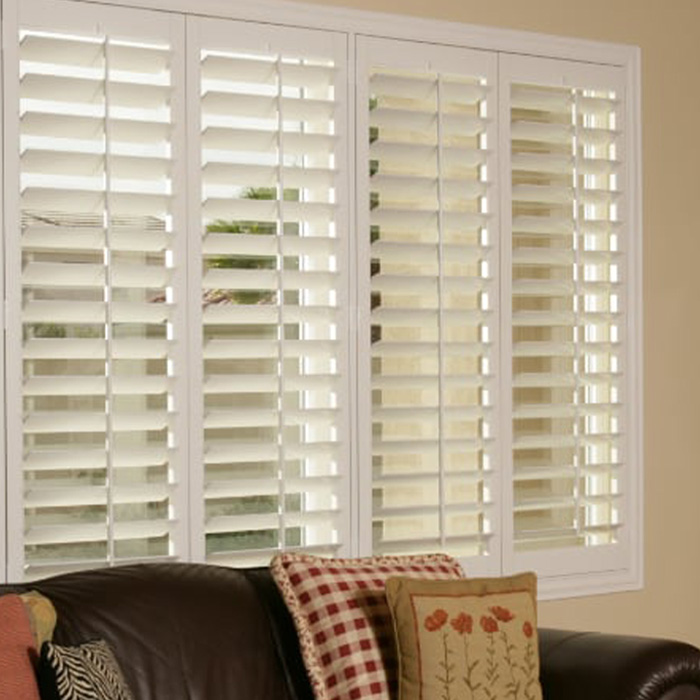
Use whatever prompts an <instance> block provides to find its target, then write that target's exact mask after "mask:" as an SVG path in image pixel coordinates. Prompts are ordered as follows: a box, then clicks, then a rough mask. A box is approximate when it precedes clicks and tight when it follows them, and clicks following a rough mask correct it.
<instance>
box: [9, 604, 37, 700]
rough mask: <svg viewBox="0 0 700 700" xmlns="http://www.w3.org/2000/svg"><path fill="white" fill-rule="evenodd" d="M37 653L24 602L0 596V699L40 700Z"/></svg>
mask: <svg viewBox="0 0 700 700" xmlns="http://www.w3.org/2000/svg"><path fill="white" fill-rule="evenodd" d="M36 653H37V647H36V643H35V641H34V636H33V634H32V628H31V623H30V620H29V615H28V613H27V610H26V608H25V606H24V603H23V602H22V599H21V598H20V596H18V595H16V594H14V593H10V594H8V595H4V596H2V597H0V700H39V688H38V687H37V684H36V678H35V676H34V661H35V660H36Z"/></svg>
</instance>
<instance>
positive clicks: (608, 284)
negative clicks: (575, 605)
mask: <svg viewBox="0 0 700 700" xmlns="http://www.w3.org/2000/svg"><path fill="white" fill-rule="evenodd" d="M501 76H502V78H503V81H504V83H503V86H502V91H501V96H502V99H503V104H502V107H501V108H502V113H501V114H502V116H503V119H504V121H503V129H504V133H505V134H506V136H505V139H504V151H503V155H504V161H503V162H504V163H506V166H505V169H506V172H508V173H509V175H508V176H507V179H508V180H509V181H508V182H507V183H506V185H507V194H506V197H507V198H508V197H510V199H509V201H507V203H506V205H505V207H504V221H505V222H506V226H505V227H504V232H505V233H507V234H509V237H510V243H509V244H508V254H507V257H506V264H507V266H508V268H509V269H507V270H506V271H505V273H504V274H507V275H508V277H509V278H511V279H512V290H511V291H512V297H511V309H510V313H509V316H510V318H508V317H505V318H504V323H505V324H508V325H509V326H510V328H509V335H510V340H511V343H510V347H511V350H512V364H510V367H509V368H512V378H511V379H512V381H511V382H510V383H511V384H512V426H511V428H512V461H513V464H512V469H513V472H512V474H513V486H512V499H513V507H512V518H511V519H510V523H509V527H508V530H509V531H511V530H512V540H513V550H514V554H513V559H512V561H513V566H514V568H518V567H521V566H532V565H534V564H536V565H537V566H538V569H539V571H540V572H542V573H547V572H550V571H551V572H554V571H556V572H557V573H559V574H561V573H567V572H568V573H571V572H576V571H595V570H596V569H597V568H599V569H601V570H606V569H607V570H611V569H615V568H621V567H623V566H625V565H627V562H628V558H627V557H628V553H624V554H622V555H621V553H620V550H621V549H622V550H623V551H624V552H626V548H627V541H628V533H627V531H626V527H625V526H627V525H628V522H627V518H626V513H627V512H628V509H629V499H632V498H633V494H632V493H630V490H629V489H627V488H626V487H625V484H626V483H628V478H629V476H628V473H627V470H628V469H630V467H631V465H630V464H629V462H628V459H629V458H628V456H627V455H628V454H629V450H628V440H629V435H628V434H627V433H626V430H625V424H626V413H627V411H628V410H629V408H628V406H627V402H628V398H627V397H628V395H629V392H628V391H627V390H626V389H627V387H628V386H629V381H630V379H629V369H628V362H627V359H626V357H627V353H628V352H629V348H628V346H627V332H626V324H627V323H628V321H629V318H628V316H627V308H626V295H625V292H624V290H625V284H629V276H628V274H627V248H628V245H629V228H628V225H629V218H630V217H629V215H628V210H627V208H626V207H627V205H626V196H627V191H626V190H627V183H628V179H627V163H626V148H625V143H626V137H627V135H626V132H625V131H624V128H625V125H626V121H625V91H624V82H623V75H622V71H621V70H619V69H615V68H609V69H608V68H585V67H581V66H572V65H570V64H567V63H565V62H556V61H544V60H536V59H532V60H522V59H518V61H517V62H516V61H514V60H504V61H503V64H502V71H501ZM506 144H507V145H506ZM504 240H507V239H504ZM504 245H505V243H504ZM504 312H506V313H508V310H507V308H504ZM504 380H505V381H508V378H506V376H505V375H504ZM627 529H628V528H627ZM551 550H557V555H556V557H555V558H552V557H551V556H550V557H549V558H547V556H546V555H543V553H546V552H548V551H549V552H551ZM577 550H585V553H583V552H581V551H577ZM572 553H573V554H572Z"/></svg>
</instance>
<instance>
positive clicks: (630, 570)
mask: <svg viewBox="0 0 700 700" xmlns="http://www.w3.org/2000/svg"><path fill="white" fill-rule="evenodd" d="M19 2H20V0H2V4H3V7H2V9H3V14H2V18H3V19H2V23H3V27H2V31H3V49H4V50H3V62H4V64H5V65H8V62H9V64H12V63H13V61H14V62H16V61H17V56H16V55H14V54H13V53H12V52H11V51H9V52H8V50H7V49H8V46H10V47H11V46H12V45H13V41H14V32H15V30H16V27H17V6H18V4H19ZM81 2H82V3H83V4H84V5H85V6H86V7H105V8H109V7H113V6H116V5H118V6H119V7H120V8H125V9H128V8H131V9H141V10H153V11H162V12H165V13H166V14H167V15H181V16H184V17H185V18H187V17H193V18H197V17H207V18H212V19H232V20H238V21H250V22H265V23H273V24H275V25H280V26H290V27H304V28H310V29H319V30H329V31H334V32H341V33H343V34H345V35H346V36H347V41H348V56H347V59H348V63H347V65H348V75H349V81H348V85H349V86H352V85H353V83H356V80H355V78H356V74H355V71H356V66H357V60H356V59H357V42H356V39H357V37H360V36H376V35H377V34H379V32H377V27H381V36H382V37H385V38H388V39H397V40H405V41H416V42H421V43H429V44H433V43H434V44H442V45H447V46H456V47H460V48H465V49H474V50H484V51H490V52H497V53H498V54H499V55H505V56H508V55H515V56H517V55H521V54H534V55H537V56H541V57H545V58H555V59H565V60H572V61H578V62H585V63H589V64H602V65H610V66H617V67H619V68H621V69H622V70H623V71H624V76H625V95H626V104H625V111H626V113H627V119H626V124H625V126H626V129H627V133H626V141H625V145H626V158H627V162H628V175H627V182H626V183H625V189H626V192H627V194H628V197H629V206H628V207H627V211H628V212H629V218H628V219H627V220H626V224H627V226H628V235H629V249H628V256H629V260H628V267H627V271H628V274H629V277H628V280H627V283H626V285H625V293H626V296H627V299H628V302H629V303H628V307H627V319H626V320H627V324H626V333H627V337H626V342H627V355H626V359H627V374H628V376H627V380H626V381H627V383H626V386H628V387H629V389H630V391H631V392H632V394H633V395H632V397H631V399H628V401H627V406H626V410H627V421H626V431H625V432H626V433H627V444H628V445H629V450H628V452H627V454H626V455H625V462H626V464H627V465H628V468H632V469H633V470H634V474H633V475H631V476H633V478H632V479H631V481H632V482H633V483H632V484H630V487H629V488H627V489H625V490H624V493H625V497H626V498H627V499H628V503H627V507H626V512H627V513H628V516H629V519H628V521H627V527H628V529H629V532H630V533H632V534H633V535H634V537H632V542H631V544H630V552H629V556H630V565H629V566H628V567H625V568H623V569H619V570H611V571H606V572H586V571H583V572H581V573H579V574H576V575H570V576H557V575H553V576H547V577H543V578H542V579H541V583H540V597H541V598H545V599H546V598H562V597H568V596H577V595H588V594H592V593H604V592H613V591H624V590H634V589H638V588H641V587H642V584H643V532H642V525H643V517H642V503H643V501H642V494H643V480H644V479H643V449H642V448H643V437H642V436H643V425H642V421H643V416H642V407H643V387H642V368H643V364H642V359H643V358H642V352H643V348H642V339H643V334H642V331H643V327H642V303H641V302H642V202H641V193H642V186H641V182H642V180H641V177H642V170H641V51H640V49H639V48H638V47H634V46H628V45H621V44H613V43H603V42H598V41H589V40H584V39H572V38H564V37H556V36H550V35H544V34H538V33H533V32H521V31H514V30H506V29H495V28H486V27H479V26H475V25H469V24H462V23H457V22H447V21H439V20H433V19H422V18H420V19H419V18H413V17H408V16H400V15H393V14H386V13H377V12H368V11H360V10H353V9H340V8H329V7H323V6H317V5H308V4H297V3H287V2H285V3H279V2H277V0H260V1H259V2H257V3H255V4H251V3H246V2H245V1H244V0H231V1H228V0H200V1H199V2H198V3H196V5H195V4H193V3H192V1H191V0H123V1H122V2H119V1H118V0H81ZM3 70H4V69H3ZM185 72H186V74H187V78H188V80H190V79H191V78H192V77H193V76H194V75H195V72H196V65H195V63H194V62H193V61H192V60H191V59H190V60H189V61H188V62H187V65H186V67H185ZM7 97H8V96H7V95H6V94H4V92H3V95H2V96H0V100H2V101H5V100H7ZM11 97H15V96H11ZM357 99H358V97H357V94H356V93H355V92H353V90H352V89H350V88H349V90H348V95H347V106H348V113H347V123H348V141H347V144H348V162H349V163H352V161H353V157H354V156H355V155H356V154H357V144H356V142H355V139H356V134H357V128H356V123H355V116H354V115H355V114H356V108H357ZM191 102H192V100H190V101H189V103H188V104H187V105H186V108H187V112H188V114H189V113H190V112H192V111H193V110H192V109H191V105H190V103H191ZM501 102H502V101H501ZM188 129H189V124H188ZM16 140H17V134H16V133H15V131H14V130H13V129H12V128H11V127H10V126H8V123H4V125H3V142H4V143H3V153H4V150H5V148H6V147H9V145H10V144H13V143H16ZM497 147H498V148H499V149H501V150H502V148H503V143H498V144H497ZM187 149H188V151H187V154H186V158H187V162H189V163H196V162H198V159H199V154H198V152H197V144H196V143H193V142H192V141H191V140H190V142H189V143H187ZM181 167H182V164H181ZM359 167H362V164H360V166H359ZM499 171H500V177H501V179H502V178H503V177H504V173H503V171H502V169H500V168H499ZM191 172H192V169H191V168H190V173H191ZM13 175H14V173H12V172H4V171H3V173H2V177H4V179H5V182H9V181H10V180H11V179H12V176H13ZM193 177H194V176H193V175H189V176H188V178H187V179H188V185H189V186H190V187H191V186H192V185H193ZM504 190H505V188H504ZM197 191H198V190H197ZM358 194H359V195H361V192H358V189H357V183H356V181H355V177H354V176H353V173H352V166H350V170H349V174H348V183H347V196H348V226H349V228H348V231H351V232H352V231H355V230H356V229H357V226H358V223H359V222H361V220H362V218H361V216H358V211H359V209H358V206H359V197H358ZM3 199H4V206H5V218H4V222H3V225H4V227H5V231H7V230H9V229H11V228H12V226H11V224H12V217H13V216H14V217H15V219H16V218H17V217H16V213H15V214H13V213H12V208H13V206H14V205H15V202H14V200H13V196H10V195H8V193H7V192H6V191H5V189H4V187H3ZM191 201H192V200H191V199H190V204H189V209H190V211H188V213H187V215H186V218H185V219H183V220H184V221H187V225H188V227H189V228H190V229H191V227H192V226H193V225H195V224H196V225H197V226H198V225H199V221H198V216H199V213H198V211H194V212H193V211H192V205H191ZM502 206H503V205H502ZM500 213H501V224H502V221H503V209H501V212H500ZM363 235H364V232H363V231H362V230H360V231H359V232H358V234H357V235H355V236H349V242H348V247H349V256H350V257H349V260H350V264H351V271H352V270H357V269H358V266H361V265H362V262H363V260H362V251H363V247H364V246H365V243H364V239H363ZM503 235H504V232H503V229H502V225H501V229H500V234H499V239H500V240H501V241H502V240H503ZM187 239H188V242H187V245H188V252H189V251H191V248H190V246H191V245H192V243H191V241H192V240H194V239H193V234H192V231H190V235H188V236H187ZM0 255H2V256H3V258H4V255H5V246H4V245H3V247H2V250H1V251H0ZM0 262H2V267H1V269H0V275H2V281H3V286H4V288H5V290H6V292H5V299H6V301H5V304H4V305H3V308H2V309H1V310H0V316H2V320H3V327H4V328H5V330H6V342H5V343H4V344H3V346H2V348H0V355H4V353H5V352H6V349H5V348H6V343H7V328H8V319H7V318H6V315H7V313H8V309H9V308H11V307H8V290H9V289H10V287H11V286H12V285H14V286H15V287H17V288H18V285H17V280H16V279H14V278H13V275H12V273H10V272H7V273H6V270H7V269H8V268H7V266H6V264H5V263H6V261H5V260H4V259H3V260H0ZM500 274H501V275H502V274H503V265H501V270H500ZM501 289H503V287H502V283H501ZM363 291H364V290H363V285H362V284H360V283H359V282H358V280H357V278H356V275H352V274H351V275H350V280H349V289H348V301H349V328H348V335H349V337H350V338H351V339H352V338H355V339H358V338H360V339H361V337H362V334H363V332H364V333H366V330H363V329H366V327H368V326H369V319H368V318H367V317H366V308H365V300H364V299H362V298H361V294H363ZM186 303H187V304H188V309H187V311H188V313H189V314H191V315H190V318H197V314H193V313H192V312H193V309H194V306H196V303H195V302H194V301H193V300H192V298H190V300H189V301H188V302H186ZM499 313H500V309H499ZM188 339H189V340H188V343H189V345H190V347H189V350H188V354H189V357H190V358H195V359H196V358H197V356H198V352H194V353H193V352H192V350H193V346H192V343H196V342H197V340H198V335H197V336H196V337H195V339H194V340H193V339H192V337H191V334H188ZM362 348H363V345H362V342H361V341H360V342H357V343H356V346H355V347H350V348H349V350H350V352H349V355H350V357H349V363H348V372H349V382H350V385H351V387H352V388H353V393H354V394H355V396H356V397H357V401H356V403H355V405H354V406H352V405H351V406H350V413H351V415H350V424H351V425H350V432H349V436H348V438H349V442H350V444H349V452H350V467H351V486H350V501H351V502H350V504H349V505H350V513H351V517H352V520H353V525H352V527H351V542H350V543H349V553H350V554H353V555H362V554H368V553H369V552H368V551H367V548H366V545H367V538H366V535H363V534H362V528H363V526H362V524H361V521H360V517H359V516H360V514H361V513H362V512H363V505H362V503H363V496H364V495H365V490H364V489H363V487H362V485H361V483H362V478H361V477H360V478H357V473H358V472H359V466H360V465H361V463H362V461H363V455H364V453H363V450H362V448H361V447H360V449H358V445H359V446H361V445H362V444H363V442H362V441H363V440H366V439H367V438H368V435H367V427H366V422H367V420H366V419H367V416H368V412H367V408H368V399H369V396H365V395H362V394H361V393H360V390H361V385H362V381H363V379H362V377H363V374H364V370H363V369H362V367H361V364H362V362H361V360H359V359H358V357H359V355H360V352H361V350H362ZM505 356H506V353H503V354H502V357H505ZM2 359H3V366H5V363H4V359H5V358H4V357H2ZM9 359H11V358H8V360H9ZM501 370H502V367H501ZM10 375H11V373H10V372H7V373H6V375H5V378H4V380H3V383H4V385H3V393H4V396H5V402H3V405H2V406H0V419H1V420H2V421H3V425H4V426H6V428H5V429H6V431H7V433H8V434H11V431H12V429H13V426H8V425H7V418H6V413H5V408H6V405H7V401H8V400H9V398H10V391H11V389H12V387H13V384H16V382H17V380H18V378H14V379H13V377H12V376H10ZM504 376H507V375H502V377H501V381H502V382H503V381H504V379H503V377H504ZM365 378H366V377H365ZM188 384H189V390H188V391H186V392H185V395H188V394H189V397H190V399H191V398H192V396H193V393H192V392H193V389H196V388H197V386H201V383H200V384H197V381H196V377H194V378H190V379H189V381H188ZM355 392H356V393H355ZM365 394H367V392H365ZM190 404H191V400H190ZM503 410H504V411H505V409H503ZM194 414H195V415H196V411H194ZM509 420H510V417H509V415H507V414H502V415H501V418H500V420H499V425H501V426H503V424H504V421H506V422H507V421H509ZM15 427H16V426H15ZM500 437H501V440H502V439H503V437H504V434H503V431H502V430H501V435H500ZM198 439H201V438H198ZM184 442H187V439H186V438H184V437H183V443H184ZM191 443H192V444H190V445H189V446H186V445H183V452H184V454H185V455H187V456H188V457H189V459H190V460H191V459H192V458H193V456H194V453H195V452H196V448H197V444H196V443H197V440H191ZM509 448H510V444H508V445H503V446H502V449H509ZM0 450H2V452H3V454H5V455H7V445H6V444H5V433H4V432H3V435H2V436H0ZM9 471H10V470H9V460H8V459H7V456H6V458H5V478H4V479H0V521H4V522H5V523H7V528H6V536H5V537H0V578H2V579H6V576H7V571H8V566H7V560H8V556H9V553H10V551H11V544H10V543H9V542H8V541H7V537H8V536H9V535H8V532H9V531H10V530H11V529H12V528H13V527H15V528H16V527H17V524H16V523H14V524H13V523H12V522H10V515H11V514H12V512H14V511H13V509H12V508H10V507H9V506H8V505H7V500H8V497H9V494H10V486H11V484H12V483H13V482H12V477H11V476H10V474H9ZM187 472H188V473H187V474H183V479H184V481H185V483H187V484H188V494H187V495H186V500H188V501H189V503H190V507H189V511H188V513H189V515H190V517H192V516H194V515H195V514H196V513H197V511H199V510H200V509H203V502H201V499H200V502H199V503H196V504H195V503H193V501H194V500H195V499H194V498H193V495H192V494H193V491H194V494H196V493H201V489H202V484H201V483H200V481H201V478H202V475H201V474H199V475H196V474H195V475H193V474H192V471H191V470H187ZM504 478H505V480H507V475H506V477H504ZM192 489H193V491H192ZM503 493H504V490H503V489H501V494H503ZM507 517H510V513H509V512H506V511H505V509H502V510H501V523H500V525H499V531H500V532H504V531H505V530H504V525H505V523H504V521H503V519H504V518H507ZM198 529H199V528H198V526H191V527H190V528H189V531H190V534H189V536H187V535H185V536H186V537H188V539H189V540H190V544H189V546H184V548H183V552H189V553H190V555H191V554H192V553H195V549H196V548H194V547H193V533H195V534H198V535H199V534H201V533H199V532H197V530H198ZM501 552H502V553H501V556H500V561H498V562H495V563H496V564H497V565H496V566H495V567H494V568H495V569H497V570H499V571H501V572H502V573H509V572H510V571H509V568H508V560H509V557H508V556H505V555H504V554H503V550H501ZM467 573H469V569H468V570H467Z"/></svg>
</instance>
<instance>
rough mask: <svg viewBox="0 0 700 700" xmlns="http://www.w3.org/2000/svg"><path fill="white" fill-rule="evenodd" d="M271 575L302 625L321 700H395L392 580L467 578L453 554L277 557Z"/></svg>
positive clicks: (306, 662) (304, 647)
mask: <svg viewBox="0 0 700 700" xmlns="http://www.w3.org/2000/svg"><path fill="white" fill-rule="evenodd" d="M271 568H272V575H273V576H274V578H275V581H276V582H277V585H278V586H279V588H280V590H281V592H282V596H283V597H284V600H285V602H286V603H287V607H288V608H289V610H290V612H291V615H292V618H293V619H294V624H295V626H296V629H297V634H298V636H299V643H300V645H301V650H302V656H303V658H304V665H305V666H306V670H307V671H308V674H309V678H310V680H311V685H312V687H313V689H314V695H315V697H316V700H360V699H362V700H364V699H366V698H371V699H372V700H389V698H392V697H395V696H396V693H395V689H396V655H395V650H394V641H393V635H392V628H391V616H390V614H389V609H388V608H387V604H386V596H385V593H384V585H385V583H386V580H387V579H388V578H389V577H390V576H411V577H422V578H430V579H458V578H461V577H462V576H463V575H464V572H463V571H462V569H461V567H460V566H459V564H458V563H457V562H456V561H455V560H454V559H452V558H451V557H448V556H446V555H426V556H415V557H373V558H365V559H326V558H323V557H315V556H312V555H308V554H294V553H287V554H280V555H277V556H276V557H275V558H274V559H273V560H272V564H271Z"/></svg>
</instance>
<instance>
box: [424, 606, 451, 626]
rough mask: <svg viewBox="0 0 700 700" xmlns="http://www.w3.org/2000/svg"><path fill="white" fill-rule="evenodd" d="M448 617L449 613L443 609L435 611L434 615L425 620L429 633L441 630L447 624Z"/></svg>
mask: <svg viewBox="0 0 700 700" xmlns="http://www.w3.org/2000/svg"><path fill="white" fill-rule="evenodd" d="M447 617H448V615H447V613H446V612H445V611H444V610H443V609H442V608H438V609H437V610H433V614H432V615H428V616H427V617H426V618H425V629H427V630H428V632H435V630H439V629H440V628H441V627H442V626H443V625H444V624H445V623H446V622H447Z"/></svg>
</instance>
